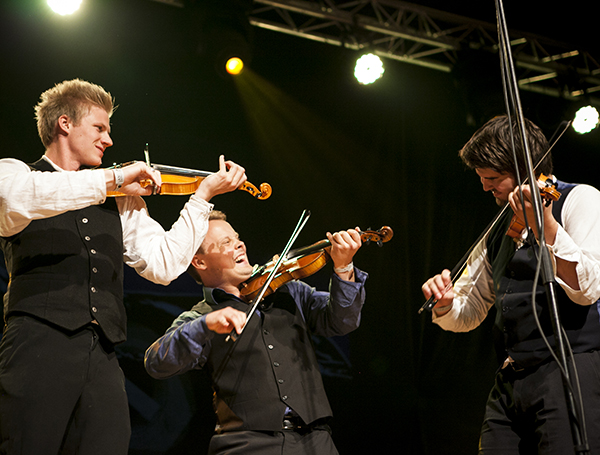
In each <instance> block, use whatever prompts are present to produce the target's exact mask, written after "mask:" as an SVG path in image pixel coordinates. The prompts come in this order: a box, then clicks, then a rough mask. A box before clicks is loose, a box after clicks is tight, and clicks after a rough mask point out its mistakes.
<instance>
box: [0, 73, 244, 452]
mask: <svg viewBox="0 0 600 455" xmlns="http://www.w3.org/2000/svg"><path fill="white" fill-rule="evenodd" d="M113 110H114V107H113V99H112V96H111V95H110V94H109V93H108V92H107V91H105V90H104V89H103V88H102V87H100V86H98V85H95V84H91V83H89V82H86V81H82V80H79V79H74V80H69V81H64V82H62V83H60V84H57V85H56V86H55V87H53V88H51V89H49V90H47V91H46V92H44V93H43V94H42V95H41V100H40V102H39V103H38V105H37V106H36V108H35V112H36V117H37V125H38V132H39V135H40V138H41V140H42V143H43V144H44V147H45V149H46V151H45V153H44V155H43V157H42V158H41V159H40V160H38V161H37V162H35V163H33V164H30V165H28V164H25V163H24V162H22V161H19V160H17V159H12V158H7V159H2V160H0V247H1V248H2V250H3V252H4V256H5V260H6V266H7V269H8V272H9V274H10V282H9V285H8V290H7V292H6V294H5V296H4V318H5V322H6V324H5V328H4V333H3V338H2V342H1V343H0V453H2V454H24V455H44V454H48V455H50V454H52V455H55V454H59V453H61V454H67V453H68V454H80V455H91V454H97V455H108V454H110V455H119V454H120V455H124V454H126V453H127V451H128V447H129V437H130V433H131V429H130V422H129V412H128V405H127V396H126V394H125V384H124V377H123V373H122V371H121V369H120V368H119V364H118V361H117V358H116V355H115V350H114V346H115V345H116V344H118V343H121V342H123V341H125V337H126V315H125V308H124V306H123V262H125V263H126V264H127V265H129V266H131V267H133V268H134V269H135V270H136V271H137V272H138V273H139V274H140V275H141V276H143V277H144V278H146V279H148V280H151V281H153V282H155V283H160V284H164V285H166V284H168V283H169V282H171V281H172V280H174V279H175V278H177V276H179V275H180V274H181V273H183V272H184V271H185V270H186V268H187V266H188V265H189V263H190V261H191V259H192V256H193V252H194V251H196V250H197V249H198V247H199V246H200V244H201V243H202V241H203V239H204V236H205V235H206V231H207V229H208V217H209V214H210V212H211V210H212V207H213V205H212V204H211V203H209V201H210V199H211V198H212V197H213V196H216V195H218V194H222V193H225V192H228V191H232V190H234V189H236V188H237V187H239V186H240V185H241V184H242V183H243V182H244V181H245V179H246V176H245V171H244V169H243V168H242V167H240V166H238V165H237V164H235V163H233V162H231V161H225V159H224V157H220V160H219V171H218V172H217V173H215V174H213V175H211V176H210V177H208V178H206V179H204V180H203V181H202V184H201V185H200V186H199V188H198V189H197V191H196V192H195V194H193V195H192V196H191V197H190V199H189V201H188V202H187V203H186V204H185V206H184V208H183V210H182V211H181V214H180V217H179V219H178V220H177V221H176V222H175V223H174V224H173V226H172V228H171V229H170V230H169V231H166V232H165V230H164V229H163V228H162V227H161V226H160V225H159V224H158V223H157V222H156V221H154V220H153V219H152V218H150V216H149V215H148V211H147V209H146V205H145V203H144V201H143V199H142V198H141V197H140V196H143V195H149V194H151V192H152V188H150V187H148V186H145V185H142V182H143V181H146V182H147V181H148V180H151V181H152V182H153V183H154V184H155V185H156V186H158V187H160V184H161V178H160V173H159V172H157V171H155V170H154V169H152V168H150V167H149V166H147V165H146V164H144V163H141V162H139V163H134V164H131V165H129V166H125V167H122V168H117V169H94V168H96V167H98V166H100V165H101V164H102V158H103V156H104V153H105V151H106V149H107V148H108V147H110V146H111V145H112V144H113V142H112V139H111V137H110V123H109V119H110V117H111V115H112V113H113ZM115 190H118V191H119V192H120V193H121V194H123V195H124V197H118V198H113V197H111V198H107V193H108V192H109V191H115Z"/></svg>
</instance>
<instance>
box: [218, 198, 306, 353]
mask: <svg viewBox="0 0 600 455" xmlns="http://www.w3.org/2000/svg"><path fill="white" fill-rule="evenodd" d="M309 218H310V211H309V210H304V211H303V212H302V215H300V219H299V220H298V224H297V225H296V228H295V229H294V232H292V236H291V237H290V239H289V240H288V243H287V245H286V246H285V248H284V249H283V251H282V252H281V254H280V255H279V258H278V259H277V262H276V263H275V266H274V267H273V269H272V270H271V271H270V272H269V275H268V276H267V279H266V281H265V283H264V284H263V285H262V288H261V289H260V292H259V294H258V297H256V299H254V302H253V305H252V308H250V310H249V311H248V312H247V313H246V322H245V323H244V326H243V327H242V330H241V331H240V333H239V334H238V333H236V332H235V329H233V330H232V331H231V333H230V334H229V335H227V338H225V342H227V341H229V340H233V341H236V340H237V339H238V338H239V337H240V336H241V335H242V333H243V332H244V329H245V328H246V326H247V325H248V321H249V320H250V318H251V317H252V315H253V314H254V312H255V311H256V308H257V307H258V304H259V303H260V302H261V301H262V299H263V297H264V295H265V293H266V292H267V289H269V285H270V284H271V281H273V278H275V274H276V273H277V271H278V270H279V266H280V265H281V263H282V262H283V261H284V260H285V258H286V257H287V254H288V252H289V251H290V249H291V248H292V245H293V244H294V242H295V241H296V239H297V238H298V235H300V232H301V231H302V229H304V226H305V225H306V222H307V221H308V219H309Z"/></svg>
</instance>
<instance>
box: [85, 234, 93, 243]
mask: <svg viewBox="0 0 600 455" xmlns="http://www.w3.org/2000/svg"><path fill="white" fill-rule="evenodd" d="M84 239H85V240H86V241H87V242H89V241H90V240H92V238H91V237H90V236H89V235H86V236H85V237H84Z"/></svg>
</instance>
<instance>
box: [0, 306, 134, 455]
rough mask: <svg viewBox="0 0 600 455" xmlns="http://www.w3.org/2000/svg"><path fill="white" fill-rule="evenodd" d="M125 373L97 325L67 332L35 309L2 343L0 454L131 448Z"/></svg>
mask: <svg viewBox="0 0 600 455" xmlns="http://www.w3.org/2000/svg"><path fill="white" fill-rule="evenodd" d="M130 435H131V426H130V421H129V408H128V405H127V395H126V393H125V379H124V376H123V372H122V371H121V369H120V368H119V364H118V361H117V357H116V355H115V352H114V350H113V349H112V347H111V346H109V345H106V344H105V343H104V342H103V340H102V338H101V336H100V334H99V331H97V329H96V328H94V327H93V326H92V325H91V324H90V326H88V327H85V328H83V329H81V330H78V331H75V332H73V333H70V332H65V331H63V330H60V329H58V328H56V327H53V326H51V325H49V324H46V323H44V322H42V321H39V320H37V319H35V318H33V317H30V316H14V317H11V318H10V319H9V321H8V324H7V327H6V328H5V331H4V334H3V337H2V342H1V343H0V453H1V454H9V455H13V454H19V455H21V454H23V455H57V454H64V455H71V454H73V455H75V454H77V455H108V454H110V455H126V454H127V451H128V447H129V438H130Z"/></svg>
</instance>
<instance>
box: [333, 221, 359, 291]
mask: <svg viewBox="0 0 600 455" xmlns="http://www.w3.org/2000/svg"><path fill="white" fill-rule="evenodd" d="M327 239H328V240H329V242H330V243H331V249H330V251H329V255H330V257H331V260H332V261H333V267H334V271H335V273H336V274H337V275H338V276H339V277H340V278H342V279H343V280H346V281H354V267H348V266H349V265H350V264H352V259H353V258H354V255H355V254H356V252H357V251H358V250H359V248H360V247H361V245H362V240H361V237H360V229H359V228H358V227H357V228H356V229H348V230H347V231H340V232H336V233H334V234H331V233H330V232H328V233H327ZM336 269H337V270H336Z"/></svg>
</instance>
